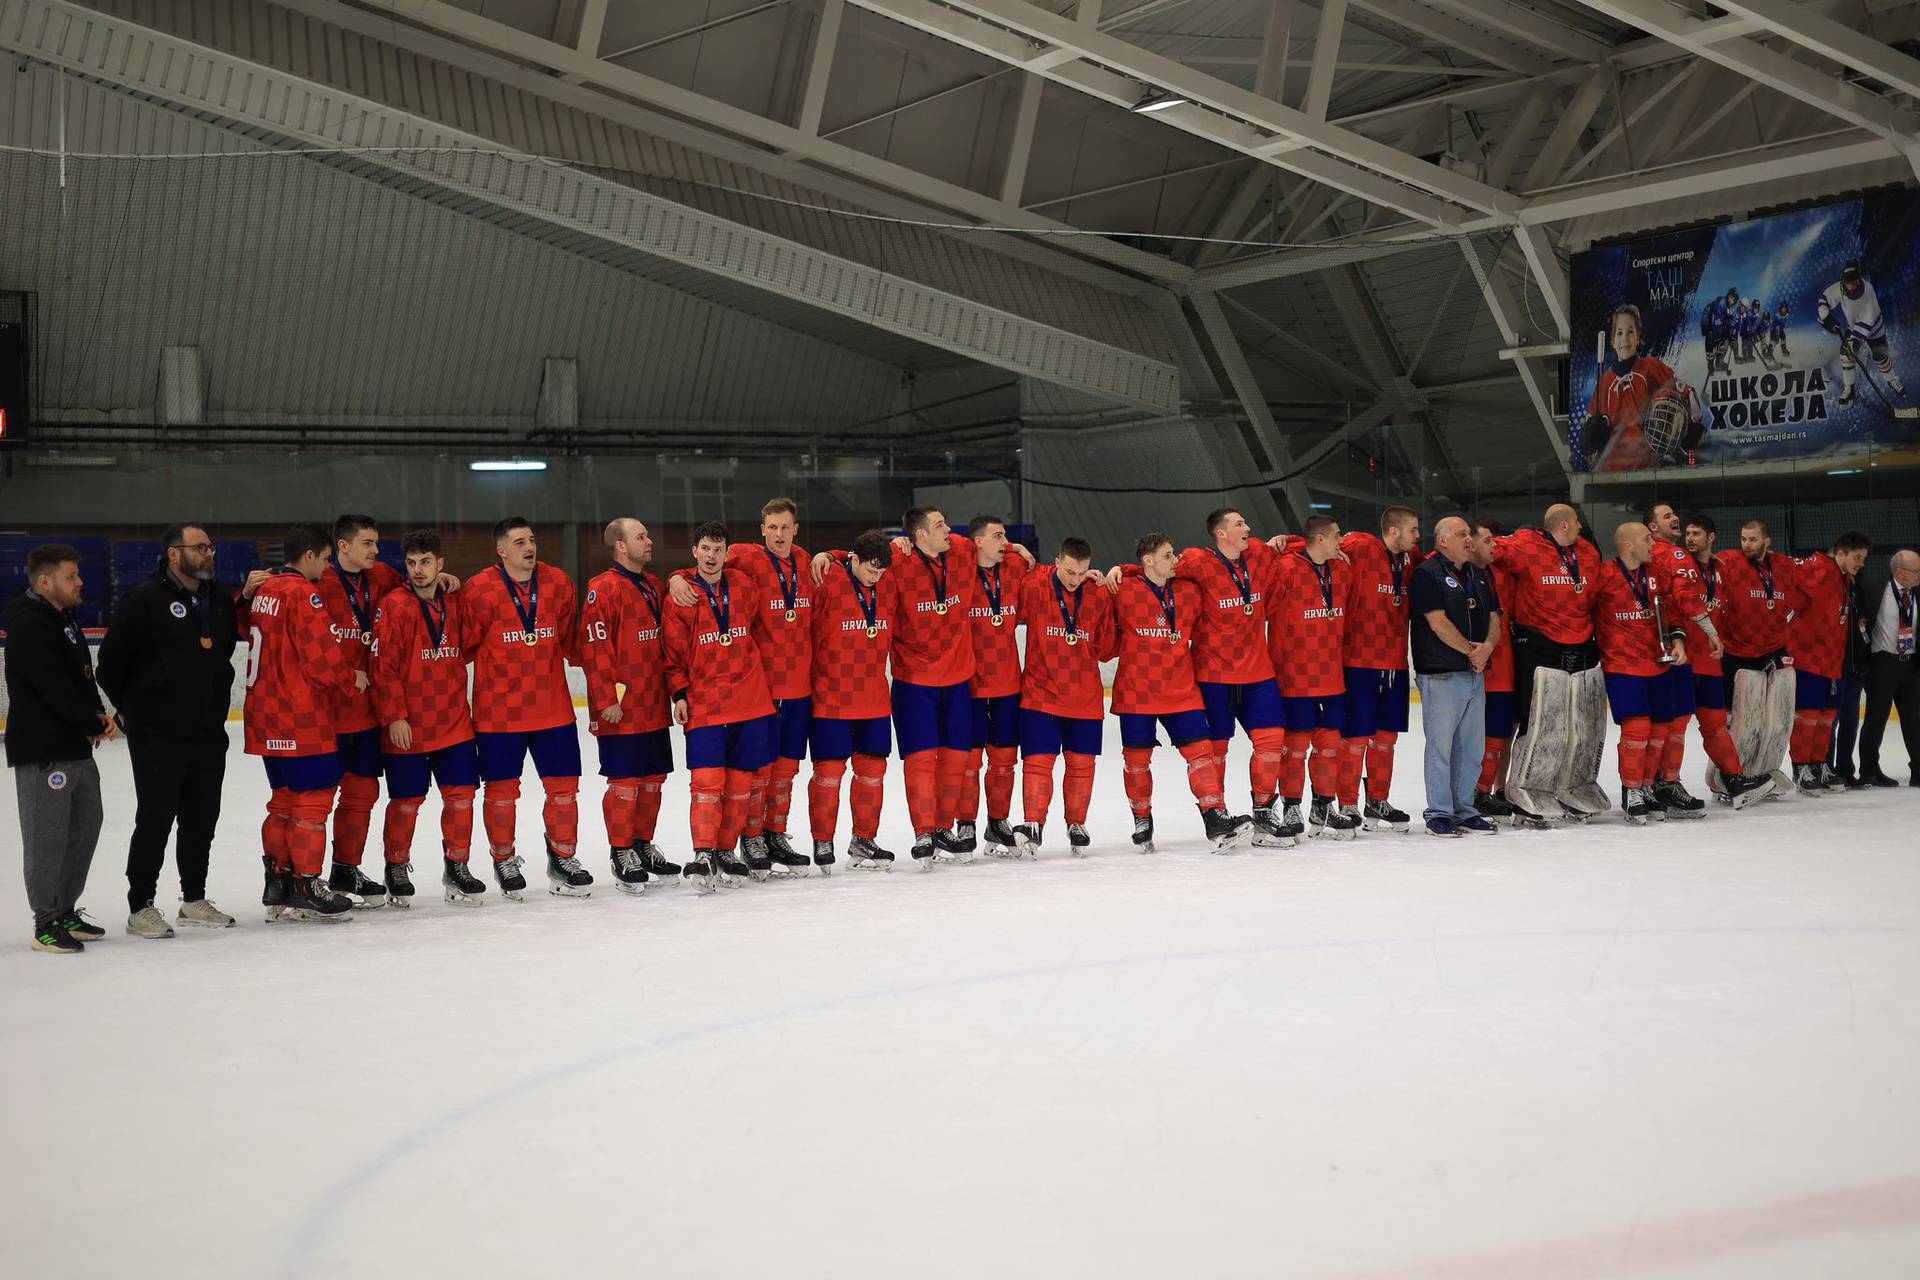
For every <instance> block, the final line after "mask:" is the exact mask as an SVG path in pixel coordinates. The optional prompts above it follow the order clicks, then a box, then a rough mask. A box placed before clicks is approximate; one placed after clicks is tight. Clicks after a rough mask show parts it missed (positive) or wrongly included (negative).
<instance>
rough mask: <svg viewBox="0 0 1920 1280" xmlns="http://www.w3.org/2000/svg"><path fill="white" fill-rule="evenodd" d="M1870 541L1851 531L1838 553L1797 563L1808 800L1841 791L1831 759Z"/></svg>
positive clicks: (1801, 740)
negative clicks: (1856, 594) (1858, 583)
mask: <svg viewBox="0 0 1920 1280" xmlns="http://www.w3.org/2000/svg"><path fill="white" fill-rule="evenodd" d="M1871 545H1872V544H1871V543H1870V542H1868V540H1867V535H1866V534H1864V533H1861V532H1859V531H1858V530H1849V531H1847V532H1846V533H1843V534H1841V535H1840V536H1839V537H1837V538H1835V539H1834V540H1833V550H1831V551H1816V552H1815V553H1814V554H1812V555H1810V556H1807V557H1805V558H1803V559H1799V560H1796V561H1794V564H1795V567H1796V568H1797V569H1798V570H1799V573H1800V595H1801V600H1800V601H1799V603H1797V604H1796V605H1795V606H1794V611H1793V621H1792V623H1791V624H1790V625H1789V627H1788V629H1787V652H1788V653H1789V654H1790V655H1791V656H1792V658H1793V673H1794V675H1793V679H1794V699H1793V734H1792V736H1791V738H1790V739H1789V750H1790V754H1791V755H1792V757H1793V784H1794V787H1795V788H1796V789H1797V790H1799V791H1800V792H1801V793H1802V794H1804V795H1825V794H1828V793H1832V794H1835V795H1838V794H1840V793H1841V792H1843V791H1844V788H1843V787H1840V786H1838V785H1837V780H1836V779H1835V778H1834V777H1833V776H1832V770H1831V769H1830V767H1829V766H1828V764H1827V757H1828V756H1829V754H1830V753H1831V748H1832V746H1833V723H1834V721H1835V720H1836V719H1837V718H1838V717H1839V714H1840V678H1841V676H1842V675H1843V674H1844V670H1845V665H1846V653H1847V641H1848V637H1850V636H1851V635H1852V634H1853V633H1854V630H1855V627H1856V625H1857V620H1856V619H1855V617H1854V614H1853V580H1854V578H1855V577H1856V576H1857V575H1858V574H1859V572H1860V569H1861V567H1862V566H1863V565H1865V564H1866V562H1867V551H1868V549H1869V548H1870V547H1871Z"/></svg>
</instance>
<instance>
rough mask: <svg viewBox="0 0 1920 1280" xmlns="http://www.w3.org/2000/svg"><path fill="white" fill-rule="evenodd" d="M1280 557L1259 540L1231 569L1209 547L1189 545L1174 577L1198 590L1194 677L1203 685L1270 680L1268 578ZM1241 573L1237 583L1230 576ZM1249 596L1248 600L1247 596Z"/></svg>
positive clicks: (1183, 552) (1271, 666)
mask: <svg viewBox="0 0 1920 1280" xmlns="http://www.w3.org/2000/svg"><path fill="white" fill-rule="evenodd" d="M1278 558H1279V553H1278V552H1276V551H1274V549H1273V548H1272V547H1269V546H1268V545H1267V544H1266V543H1264V542H1261V541H1260V540H1259V539H1257V538H1256V539H1252V540H1249V541H1248V543H1247V549H1246V551H1245V552H1244V553H1243V554H1242V555H1241V557H1240V559H1239V560H1237V561H1235V562H1234V563H1233V567H1232V568H1231V569H1229V568H1228V566H1227V562H1226V561H1224V560H1222V559H1221V557H1220V553H1219V552H1217V551H1216V550H1214V549H1213V548H1212V547H1188V548H1187V549H1186V550H1185V551H1182V552H1181V553H1180V562H1179V565H1178V566H1177V567H1176V568H1175V569H1174V575H1175V576H1176V577H1178V578H1181V579H1183V580H1184V581H1187V582H1191V583H1192V584H1193V585H1194V586H1196V587H1198V588H1200V616H1199V617H1198V618H1195V619H1194V624H1193V674H1194V675H1195V677H1196V678H1198V679H1200V680H1203V681H1205V682H1206V683H1208V684H1253V683H1254V682H1256V681H1259V680H1267V679H1271V678H1272V676H1273V659H1272V658H1271V657H1269V656H1268V654H1267V615H1266V600H1267V586H1268V577H1269V575H1270V574H1271V573H1272V572H1273V568H1274V561H1275V560H1276V559H1278ZM1236 574H1241V575H1242V576H1240V577H1239V578H1238V580H1237V581H1236V579H1235V575H1236ZM1249 597H1251V598H1249Z"/></svg>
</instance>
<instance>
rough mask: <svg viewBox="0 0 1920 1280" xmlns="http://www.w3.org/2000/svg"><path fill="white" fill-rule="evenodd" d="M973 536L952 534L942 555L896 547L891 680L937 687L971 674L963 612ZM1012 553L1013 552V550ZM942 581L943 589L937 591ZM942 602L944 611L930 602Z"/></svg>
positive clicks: (972, 588)
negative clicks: (926, 554)
mask: <svg viewBox="0 0 1920 1280" xmlns="http://www.w3.org/2000/svg"><path fill="white" fill-rule="evenodd" d="M975 554H976V553H975V551H974V547H973V539H971V538H964V537H962V536H961V535H959V534H957V533H956V534H954V535H953V540H952V543H951V545H950V546H949V547H948V549H947V551H946V553H945V554H944V555H939V556H925V555H922V554H921V553H920V552H919V551H917V550H915V549H914V548H912V547H909V548H907V549H906V550H905V551H900V550H898V549H896V550H895V551H894V554H893V567H892V568H890V569H888V570H887V577H889V578H891V579H893V590H894V596H893V678H894V679H895V680H904V681H906V682H907V683H908V684H923V685H931V686H933V687H934V688H942V687H944V686H946V685H950V684H959V683H960V682H961V681H963V680H971V679H972V678H973V634H972V628H971V627H970V626H968V623H967V610H968V609H970V608H972V607H973V597H974V593H975V592H976V591H978V590H979V585H978V584H977V583H976V582H975V580H974V576H973V570H974V568H975V566H977V565H978V564H979V563H980V562H979V560H977V559H976V558H975ZM1016 554H1017V553H1016ZM943 582H944V584H945V590H944V592H943V591H942V590H941V589H940V588H941V584H942V583H943ZM941 603H944V604H945V605H946V610H945V612H937V611H936V610H935V606H936V605H937V604H941Z"/></svg>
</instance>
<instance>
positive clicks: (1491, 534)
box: [1467, 520, 1519, 823]
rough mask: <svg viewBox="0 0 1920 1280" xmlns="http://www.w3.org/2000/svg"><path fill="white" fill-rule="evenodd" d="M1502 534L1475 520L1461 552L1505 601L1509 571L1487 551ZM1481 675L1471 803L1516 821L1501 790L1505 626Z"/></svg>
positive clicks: (1507, 676) (1506, 709)
mask: <svg viewBox="0 0 1920 1280" xmlns="http://www.w3.org/2000/svg"><path fill="white" fill-rule="evenodd" d="M1505 536H1506V530H1505V529H1502V528H1501V527H1500V526H1499V525H1496V524H1494V523H1492V522H1490V521H1487V520H1480V521H1477V522H1476V523H1475V524H1474V527H1473V544H1472V546H1471V547H1470V548H1469V550H1468V553H1467V555H1468V558H1469V559H1471V560H1472V561H1473V563H1474V564H1475V565H1477V566H1478V567H1479V568H1481V569H1484V570H1486V571H1487V574H1488V576H1489V577H1490V578H1491V579H1492V580H1493V591H1494V596H1495V598H1496V599H1500V600H1511V599H1513V597H1514V596H1515V594H1517V592H1516V589H1515V587H1514V583H1513V571H1512V569H1511V568H1509V567H1508V566H1507V565H1506V564H1505V563H1503V562H1496V561H1495V560H1494V555H1493V553H1494V545H1495V543H1496V541H1497V540H1498V539H1500V538H1502V537H1505ZM1510 607H1511V606H1509V608H1510ZM1482 674H1483V676H1484V678H1485V688H1486V699H1487V714H1486V720H1487V742H1486V747H1485V748H1484V750H1483V751H1482V753H1481V757H1480V781H1479V784H1478V786H1477V787H1476V788H1475V790H1474V795H1473V807H1474V809H1475V810H1477V811H1478V812H1479V814H1480V816H1481V817H1483V818H1485V819H1487V821H1489V822H1499V821H1502V820H1505V821H1509V822H1515V823H1517V822H1518V821H1519V818H1518V816H1517V815H1516V814H1515V812H1514V808H1513V806H1512V805H1511V804H1509V803H1508V802H1507V794H1506V793H1507V747H1508V745H1509V744H1510V743H1511V742H1512V741H1513V635H1512V628H1511V627H1502V628H1501V632H1500V637H1499V639H1498V641H1496V643H1495V644H1494V647H1493V656H1492V657H1491V658H1489V659H1488V660H1487V669H1486V670H1485V672H1483V673H1482Z"/></svg>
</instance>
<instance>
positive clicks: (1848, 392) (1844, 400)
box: [1833, 387, 1853, 409]
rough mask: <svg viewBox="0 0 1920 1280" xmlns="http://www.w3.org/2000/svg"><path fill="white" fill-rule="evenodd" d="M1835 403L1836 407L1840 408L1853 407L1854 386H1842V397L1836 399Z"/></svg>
mask: <svg viewBox="0 0 1920 1280" xmlns="http://www.w3.org/2000/svg"><path fill="white" fill-rule="evenodd" d="M1833 403H1834V406H1835V407H1836V408H1840V409H1851V408H1853V388H1852V387H1844V388H1842V389H1841V392H1840V398H1839V399H1838V400H1835V401H1834V402H1833Z"/></svg>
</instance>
